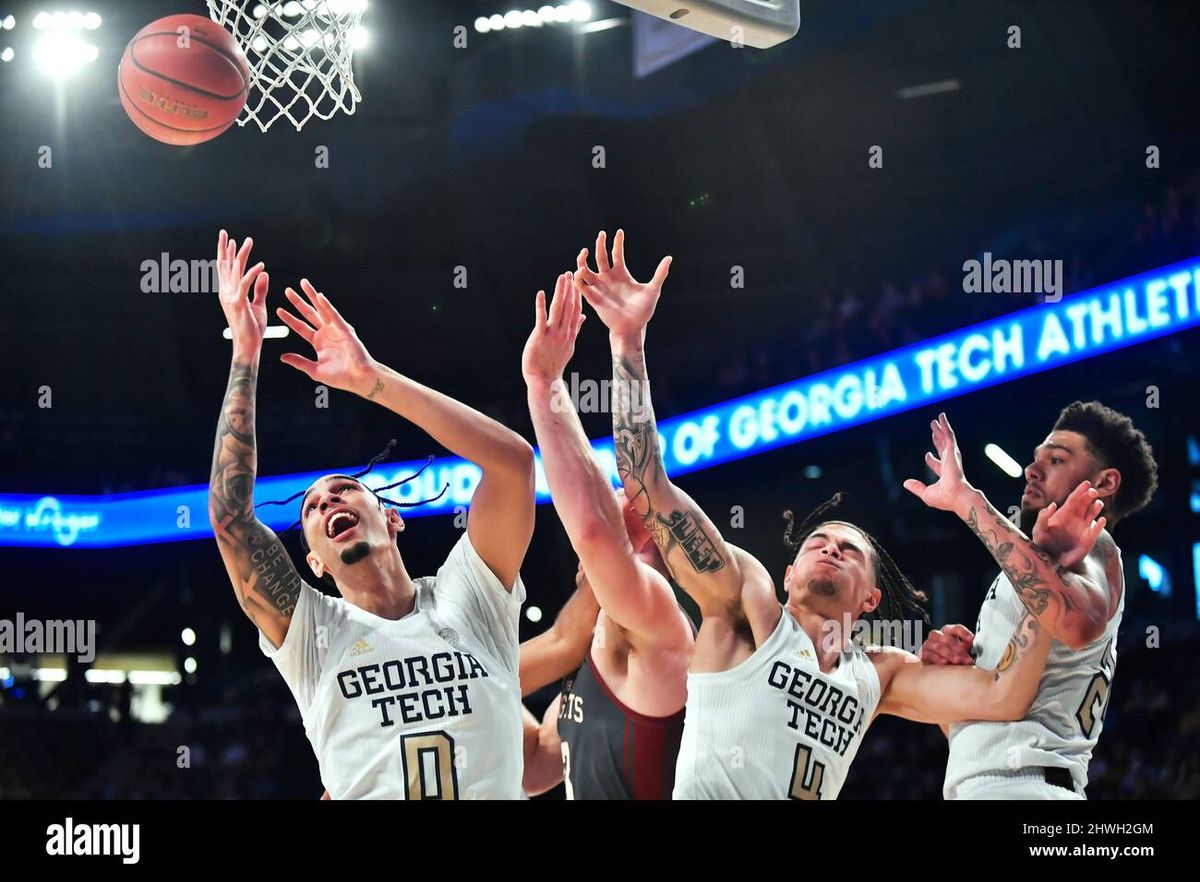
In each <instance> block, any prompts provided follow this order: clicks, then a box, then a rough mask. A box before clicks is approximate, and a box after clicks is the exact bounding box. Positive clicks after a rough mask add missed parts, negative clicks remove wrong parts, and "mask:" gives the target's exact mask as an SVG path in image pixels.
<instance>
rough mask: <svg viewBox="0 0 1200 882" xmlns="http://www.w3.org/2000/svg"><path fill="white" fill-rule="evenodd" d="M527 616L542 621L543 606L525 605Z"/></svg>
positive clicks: (533, 620) (532, 620)
mask: <svg viewBox="0 0 1200 882" xmlns="http://www.w3.org/2000/svg"><path fill="white" fill-rule="evenodd" d="M525 618H527V619H529V621H531V622H540V621H541V620H542V608H541V607H540V606H527V607H525Z"/></svg>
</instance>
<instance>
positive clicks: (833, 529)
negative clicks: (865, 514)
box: [784, 521, 879, 618]
mask: <svg viewBox="0 0 1200 882" xmlns="http://www.w3.org/2000/svg"><path fill="white" fill-rule="evenodd" d="M784 583H785V586H786V587H787V590H788V595H789V597H790V596H792V594H793V592H799V598H800V599H802V600H803V601H804V603H805V604H806V605H808V606H810V607H813V608H815V609H817V610H818V611H819V612H821V613H823V614H825V615H829V616H831V617H837V616H840V615H842V614H843V613H846V612H848V613H850V615H851V616H852V617H853V618H857V617H858V616H859V615H860V614H861V613H863V612H869V611H870V610H872V609H874V608H875V607H876V606H877V605H878V603H879V589H878V588H876V587H875V558H874V554H873V553H872V549H871V543H870V541H869V540H868V539H867V537H866V536H865V535H863V533H862V531H860V530H858V529H856V528H854V527H852V526H850V525H849V524H843V523H840V522H836V521H831V522H828V523H824V524H821V525H820V526H819V527H817V528H816V530H814V531H813V532H812V533H811V534H809V536H808V538H806V539H805V540H804V543H803V544H802V545H801V546H800V550H799V552H797V554H796V559H795V561H793V563H792V565H791V567H789V568H788V573H787V575H786V576H785V578H784Z"/></svg>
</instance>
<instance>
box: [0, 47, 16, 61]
mask: <svg viewBox="0 0 1200 882" xmlns="http://www.w3.org/2000/svg"><path fill="white" fill-rule="evenodd" d="M15 55H16V53H15V52H13V48H12V46H5V47H4V48H3V49H0V61H12V60H13V56H15Z"/></svg>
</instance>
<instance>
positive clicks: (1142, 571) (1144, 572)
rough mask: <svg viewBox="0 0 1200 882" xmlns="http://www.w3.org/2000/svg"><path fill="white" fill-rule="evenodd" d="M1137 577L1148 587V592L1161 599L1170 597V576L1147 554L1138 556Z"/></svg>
mask: <svg viewBox="0 0 1200 882" xmlns="http://www.w3.org/2000/svg"><path fill="white" fill-rule="evenodd" d="M1138 575H1139V576H1140V577H1141V578H1142V579H1144V580H1145V581H1146V584H1147V585H1149V586H1150V590H1151V591H1153V592H1155V593H1156V594H1161V595H1162V596H1163V597H1170V596H1171V576H1170V574H1169V573H1168V572H1167V571H1166V569H1165V568H1164V567H1163V565H1162V564H1160V563H1159V562H1158V561H1156V560H1155V559H1154V558H1152V557H1151V556H1150V555H1148V554H1140V555H1138Z"/></svg>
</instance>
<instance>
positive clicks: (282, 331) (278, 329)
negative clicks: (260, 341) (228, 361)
mask: <svg viewBox="0 0 1200 882" xmlns="http://www.w3.org/2000/svg"><path fill="white" fill-rule="evenodd" d="M289 333H291V331H290V330H289V329H288V326H287V325H267V329H266V330H265V331H263V337H264V338H265V339H267V340H279V339H282V338H284V337H286V336H287V335H288V334H289ZM221 336H222V337H224V338H225V339H226V340H232V339H233V332H232V331H230V330H229V328H226V329H225V330H224V331H222V332H221Z"/></svg>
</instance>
